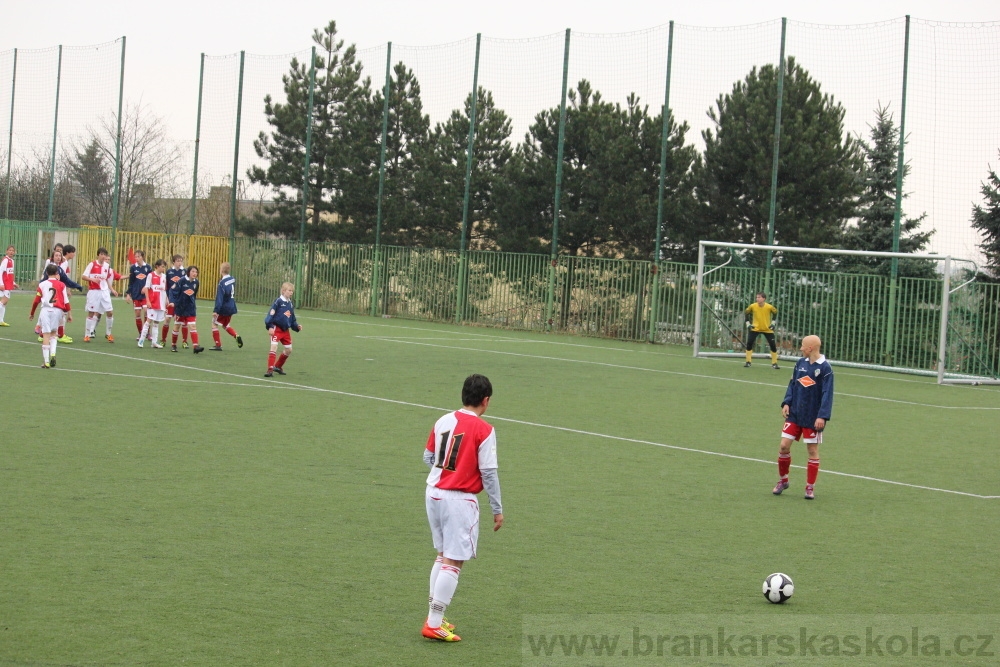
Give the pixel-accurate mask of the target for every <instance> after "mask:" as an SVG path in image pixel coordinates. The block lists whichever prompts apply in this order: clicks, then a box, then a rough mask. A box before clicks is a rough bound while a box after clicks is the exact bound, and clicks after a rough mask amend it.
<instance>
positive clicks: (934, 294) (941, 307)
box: [693, 241, 1000, 384]
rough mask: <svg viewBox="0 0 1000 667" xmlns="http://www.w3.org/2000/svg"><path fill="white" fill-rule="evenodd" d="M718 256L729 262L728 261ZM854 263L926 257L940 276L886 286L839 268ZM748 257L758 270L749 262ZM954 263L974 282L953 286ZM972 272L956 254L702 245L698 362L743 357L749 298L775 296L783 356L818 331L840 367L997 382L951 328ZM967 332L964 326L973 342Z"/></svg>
mask: <svg viewBox="0 0 1000 667" xmlns="http://www.w3.org/2000/svg"><path fill="white" fill-rule="evenodd" d="M716 249H718V251H722V252H720V253H719V254H718V256H717V257H713V258H710V259H714V260H716V261H714V262H713V263H712V264H713V265H711V266H709V265H707V264H706V259H707V257H706V255H707V254H708V253H710V252H712V251H713V250H716ZM722 253H726V254H728V258H726V259H725V260H723V258H722V256H721V255H722ZM805 255H813V256H818V257H816V258H815V260H814V261H815V262H816V263H817V264H819V265H822V266H821V267H819V268H816V267H806V268H803V266H804V264H805V263H807V261H808V260H807V258H805V257H803V256H805ZM765 256H766V258H767V261H766V264H763V265H761V261H760V260H761V258H763V257H765ZM851 256H854V257H864V258H886V259H891V258H897V259H899V260H926V261H929V262H934V263H935V266H937V271H938V272H939V277H938V278H937V279H926V278H925V279H916V278H909V279H908V278H899V279H890V278H889V277H886V276H877V275H873V274H870V273H869V274H863V273H850V272H846V271H838V270H837V266H838V262H837V257H840V258H842V259H843V258H847V257H851ZM751 258H752V260H755V261H757V263H758V265H756V266H753V265H748V264H747V261H750V259H751ZM772 259H773V260H774V261H772ZM745 260H746V261H745ZM855 261H857V260H855ZM956 263H963V264H965V265H967V266H970V267H971V271H970V274H969V275H970V276H971V278H969V279H968V280H965V281H964V282H962V283H961V284H960V285H958V286H957V287H954V288H953V287H952V272H953V270H954V268H955V264H956ZM976 271H977V267H976V265H975V263H974V262H972V261H971V260H966V259H959V258H953V257H951V256H950V255H936V254H916V253H893V252H867V251H863V250H838V249H831V248H797V247H790V246H765V245H754V244H747V243H729V242H725V241H700V242H699V244H698V273H697V285H696V290H697V296H696V303H695V313H694V332H693V341H694V344H693V348H694V356H695V357H742V356H744V354H745V351H736V350H734V349H731V348H735V347H739V346H741V345H742V344H743V343H742V340H741V333H743V323H742V320H743V310H742V309H743V308H745V307H746V306H747V305H749V304H750V303H751V302H752V301H753V297H752V294H753V293H755V292H757V291H770V292H773V294H769V297H770V298H769V299H768V300H769V301H771V302H772V303H774V304H775V306H776V307H777V308H778V315H777V317H776V320H777V322H778V324H777V326H776V327H775V334H776V336H777V337H778V338H780V339H781V340H782V343H783V349H781V350H780V352H779V358H781V359H784V360H786V361H794V360H796V359H798V358H799V354H798V342H797V341H801V338H802V337H803V336H805V335H808V334H819V335H821V337H822V338H823V340H824V345H823V348H824V353H826V354H827V356H828V357H829V358H830V359H831V362H832V363H834V364H836V365H840V366H848V367H859V368H869V369H875V370H885V371H893V372H902V373H911V374H916V375H925V376H932V377H936V378H937V382H938V383H939V384H946V383H951V384H1000V379H998V378H997V373H996V371H995V369H993V368H992V367H991V366H990V365H989V363H988V362H985V361H984V360H983V359H982V357H981V355H980V356H977V355H978V353H977V350H976V347H975V346H973V345H970V344H969V343H968V341H967V340H966V338H965V337H963V336H962V334H961V332H959V331H958V329H957V328H956V327H955V325H953V324H952V325H951V327H950V311H951V308H952V305H951V301H952V296H953V295H954V294H955V293H956V292H958V291H959V290H962V289H963V288H965V287H966V286H967V285H969V284H970V283H972V282H973V281H974V279H975V275H976ZM751 286H753V287H752V289H749V288H750V287H751ZM760 288H764V289H760ZM901 304H902V305H901ZM901 311H905V312H901ZM709 318H713V319H709ZM897 320H899V321H897ZM971 326H972V325H969V326H968V327H966V329H967V331H966V334H967V335H969V336H971V334H969V332H968V329H970V327H971ZM950 329H951V333H952V339H950V338H949V330H950ZM973 333H975V331H973ZM743 335H744V336H745V334H743ZM894 345H898V346H899V347H898V351H897V348H896V347H894ZM963 346H964V347H963ZM727 348H730V349H727ZM949 349H951V350H952V357H953V358H956V359H957V358H959V357H962V358H966V357H968V358H970V359H971V358H973V357H975V359H973V361H971V362H969V363H967V364H965V365H964V366H963V365H962V364H961V363H959V364H958V366H960V367H958V368H955V367H953V368H951V369H949V365H948V363H949ZM752 352H753V351H752V350H751V353H752ZM960 352H961V353H960ZM852 357H854V358H852ZM953 366H954V364H953ZM969 368H972V370H969Z"/></svg>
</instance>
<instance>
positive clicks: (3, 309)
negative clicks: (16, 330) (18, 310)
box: [0, 303, 7, 322]
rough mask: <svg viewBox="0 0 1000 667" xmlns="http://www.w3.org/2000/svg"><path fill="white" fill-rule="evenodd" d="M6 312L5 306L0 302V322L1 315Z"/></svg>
mask: <svg viewBox="0 0 1000 667" xmlns="http://www.w3.org/2000/svg"><path fill="white" fill-rule="evenodd" d="M6 314H7V306H5V305H4V304H2V303H0V322H3V317H4V315H6Z"/></svg>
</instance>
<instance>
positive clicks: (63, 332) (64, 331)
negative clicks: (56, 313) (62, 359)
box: [59, 326, 66, 338]
mask: <svg viewBox="0 0 1000 667" xmlns="http://www.w3.org/2000/svg"><path fill="white" fill-rule="evenodd" d="M65 335H66V327H63V326H60V327H59V337H60V338H62V337H63V336H65Z"/></svg>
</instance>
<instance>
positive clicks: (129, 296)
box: [125, 250, 153, 340]
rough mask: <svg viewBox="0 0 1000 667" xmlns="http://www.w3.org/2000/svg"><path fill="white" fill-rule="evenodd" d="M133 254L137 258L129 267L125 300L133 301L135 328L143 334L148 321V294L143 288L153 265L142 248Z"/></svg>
mask: <svg viewBox="0 0 1000 667" xmlns="http://www.w3.org/2000/svg"><path fill="white" fill-rule="evenodd" d="M133 254H134V256H135V259H134V261H133V262H132V263H131V264H129V267H128V290H127V291H126V292H125V301H126V302H131V303H132V310H134V311H135V330H136V331H137V332H138V333H139V335H140V336H141V335H142V327H143V324H145V321H146V314H145V312H144V311H145V308H146V295H145V294H143V293H142V290H143V289H145V287H146V277H147V276H148V275H149V274H150V273H152V272H153V267H151V266H150V265H149V264H148V263H147V262H146V253H144V252H143V251H142V250H136V251H135V253H133ZM136 340H139V339H138V338H137V339H136ZM150 340H152V339H150Z"/></svg>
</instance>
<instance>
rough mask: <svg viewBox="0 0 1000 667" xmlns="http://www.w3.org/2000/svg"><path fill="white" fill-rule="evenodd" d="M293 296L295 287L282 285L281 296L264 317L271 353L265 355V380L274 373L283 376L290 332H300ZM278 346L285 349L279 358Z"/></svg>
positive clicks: (289, 343)
mask: <svg viewBox="0 0 1000 667" xmlns="http://www.w3.org/2000/svg"><path fill="white" fill-rule="evenodd" d="M293 294H295V285H293V284H292V283H282V285H281V296H279V297H278V298H277V299H275V300H274V303H272V304H271V309H270V310H269V311H268V313H267V315H265V316H264V326H265V327H266V328H267V333H269V334H270V335H271V351H270V352H268V354H267V372H266V373H264V377H266V378H269V377H271V376H272V375H274V374H275V373H277V374H278V375H285V371H284V366H285V362H286V361H288V357H290V356H292V331H302V325H301V324H299V323H298V321H297V320H296V319H295V304H293V303H292V295H293ZM279 345H283V346H284V348H285V349H284V350H283V351H282V353H281V356H280V357H279V356H277V354H278V346H279Z"/></svg>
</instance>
